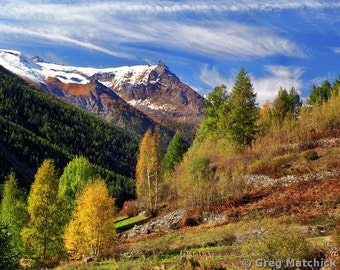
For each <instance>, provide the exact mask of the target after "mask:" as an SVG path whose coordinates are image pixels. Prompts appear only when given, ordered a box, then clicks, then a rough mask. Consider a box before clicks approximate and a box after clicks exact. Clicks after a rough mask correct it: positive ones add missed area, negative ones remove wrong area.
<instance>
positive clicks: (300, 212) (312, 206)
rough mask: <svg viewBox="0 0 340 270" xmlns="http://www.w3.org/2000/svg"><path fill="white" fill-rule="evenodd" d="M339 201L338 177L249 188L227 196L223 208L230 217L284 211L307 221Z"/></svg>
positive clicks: (279, 213)
mask: <svg viewBox="0 0 340 270" xmlns="http://www.w3.org/2000/svg"><path fill="white" fill-rule="evenodd" d="M339 202H340V178H338V179H335V180H332V181H329V180H327V181H326V180H324V181H306V182H300V183H296V184H293V185H291V186H288V187H284V186H275V187H269V188H263V189H259V190H253V191H252V192H250V193H248V194H246V195H243V196H241V197H238V198H233V199H229V200H228V201H227V202H226V209H225V211H226V212H227V213H230V214H232V216H234V215H235V214H237V216H244V215H245V214H246V213H247V212H250V211H254V210H255V211H258V212H259V213H261V214H262V215H265V216H272V217H276V216H280V215H287V214H288V215H296V216H298V217H299V218H300V219H302V220H308V219H311V218H313V217H317V216H320V215H323V214H325V213H327V211H328V210H329V209H334V208H335V207H336V205H337V204H339ZM242 213H243V214H242Z"/></svg>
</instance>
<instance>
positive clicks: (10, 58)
mask: <svg viewBox="0 0 340 270" xmlns="http://www.w3.org/2000/svg"><path fill="white" fill-rule="evenodd" d="M0 65H2V66H3V67H5V68H7V69H8V70H10V71H12V72H13V73H15V74H17V75H19V76H21V77H24V78H27V79H29V80H31V81H34V82H38V83H42V82H43V79H42V77H41V71H42V68H41V66H39V65H38V64H36V63H35V62H34V61H33V60H32V59H30V58H29V57H26V56H25V55H23V54H22V53H21V52H19V51H14V50H0Z"/></svg>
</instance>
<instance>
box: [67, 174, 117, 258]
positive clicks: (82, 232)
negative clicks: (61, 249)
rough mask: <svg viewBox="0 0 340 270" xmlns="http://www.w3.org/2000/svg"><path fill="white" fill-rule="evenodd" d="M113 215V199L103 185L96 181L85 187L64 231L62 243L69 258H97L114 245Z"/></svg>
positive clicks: (100, 180) (98, 180) (101, 182)
mask: <svg viewBox="0 0 340 270" xmlns="http://www.w3.org/2000/svg"><path fill="white" fill-rule="evenodd" d="M114 215H115V208H114V199H113V198H112V197H110V195H109V192H108V190H107V187H106V184H105V182H104V181H103V180H102V179H97V180H94V181H90V182H89V183H88V184H86V186H85V187H84V189H83V190H82V191H81V193H80V194H79V196H78V197H77V199H76V206H75V209H74V211H73V214H72V219H71V221H70V223H69V225H68V226H67V227H66V230H65V235H64V243H65V248H66V250H67V252H68V254H69V255H70V257H71V258H73V259H81V258H85V257H88V256H90V257H92V258H94V259H98V258H100V256H101V255H103V253H105V251H107V249H108V248H109V247H110V246H112V245H113V240H114V237H115V230H114V227H113V224H114Z"/></svg>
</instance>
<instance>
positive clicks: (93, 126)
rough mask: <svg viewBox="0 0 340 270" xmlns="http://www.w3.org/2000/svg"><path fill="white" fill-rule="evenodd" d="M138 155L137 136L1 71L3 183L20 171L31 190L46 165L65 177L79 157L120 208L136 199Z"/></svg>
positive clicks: (0, 161)
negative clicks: (52, 164)
mask: <svg viewBox="0 0 340 270" xmlns="http://www.w3.org/2000/svg"><path fill="white" fill-rule="evenodd" d="M137 150H138V138H136V137H135V136H133V135H132V134H130V133H128V132H126V131H124V130H123V129H120V128H118V127H116V126H113V125H112V124H110V123H108V122H106V121H104V120H101V119H99V118H97V117H95V116H93V115H91V114H90V113H88V112H86V111H85V110H82V109H79V108H77V107H75V106H72V105H69V104H67V103H65V102H63V101H62V100H59V99H57V98H55V97H54V96H51V95H50V94H48V93H46V92H44V91H43V90H40V89H39V88H37V87H34V86H31V85H29V84H28V83H27V82H25V81H24V80H22V79H21V78H19V77H17V76H16V75H14V74H12V73H11V72H9V71H7V70H6V69H4V68H2V67H1V66H0V164H1V166H0V183H2V182H4V180H5V177H6V176H7V175H8V174H9V172H10V171H11V170H14V171H15V172H16V174H17V175H18V178H19V181H20V184H21V185H22V186H23V187H26V188H28V187H29V186H30V184H31V182H32V181H33V177H34V174H35V172H36V169H37V168H38V167H39V166H40V165H41V163H42V162H43V161H44V160H45V159H47V158H51V159H54V160H55V164H56V166H57V168H58V169H59V170H60V173H61V172H62V168H64V167H65V165H66V164H67V163H68V162H69V161H70V160H71V159H72V158H73V157H74V156H76V155H78V156H84V157H86V158H87V159H88V160H89V161H90V162H91V163H93V164H95V165H96V167H97V169H98V174H100V176H101V177H102V178H104V179H105V180H106V182H107V184H108V187H109V189H110V192H111V195H112V196H114V197H115V198H116V199H117V203H118V204H120V203H122V202H123V201H124V200H126V199H128V198H132V197H134V189H135V188H134V187H135V183H134V179H133V178H134V176H135V166H136V154H137Z"/></svg>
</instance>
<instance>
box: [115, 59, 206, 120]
mask: <svg viewBox="0 0 340 270" xmlns="http://www.w3.org/2000/svg"><path fill="white" fill-rule="evenodd" d="M138 79H139V81H138V82H136V81H135V83H134V84H131V81H130V80H129V76H127V77H126V78H125V79H124V80H121V78H119V80H118V79H115V78H113V80H112V85H111V86H110V87H111V88H112V89H113V90H114V91H115V92H116V93H117V94H118V95H119V96H120V97H122V98H123V99H124V100H125V101H127V102H128V103H129V104H131V105H132V106H135V107H136V108H138V109H139V110H141V111H143V112H144V113H146V114H147V115H149V116H150V117H151V118H153V119H155V120H156V121H160V120H162V119H164V118H171V119H174V120H176V121H179V122H184V123H186V122H189V123H194V124H198V123H199V122H200V117H201V116H202V109H203V108H204V107H205V104H204V99H203V97H202V96H200V95H199V94H198V93H197V92H195V91H194V90H193V89H192V88H190V87H189V86H188V85H186V84H183V83H182V82H181V81H180V79H179V78H178V77H177V76H176V75H175V74H173V73H172V72H171V71H170V70H169V68H168V67H167V66H165V65H164V64H163V63H162V62H160V63H159V64H158V65H157V67H156V68H154V69H153V70H151V71H150V73H148V74H146V73H144V74H142V75H140V78H138Z"/></svg>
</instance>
